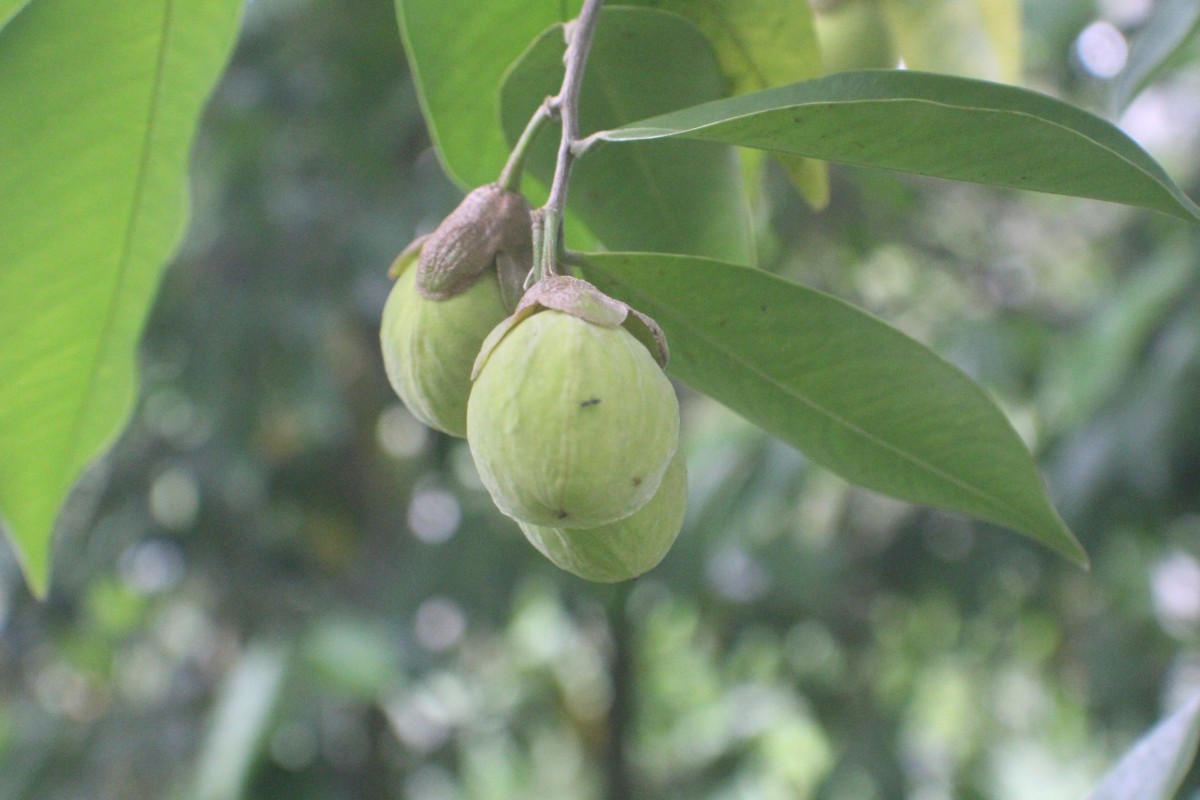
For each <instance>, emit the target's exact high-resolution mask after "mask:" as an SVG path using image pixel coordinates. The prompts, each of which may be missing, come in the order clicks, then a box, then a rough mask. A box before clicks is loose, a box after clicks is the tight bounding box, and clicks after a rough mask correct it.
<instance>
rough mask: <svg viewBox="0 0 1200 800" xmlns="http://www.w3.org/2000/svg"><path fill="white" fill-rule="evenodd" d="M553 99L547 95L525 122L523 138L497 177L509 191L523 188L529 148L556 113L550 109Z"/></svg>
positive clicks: (497, 181)
mask: <svg viewBox="0 0 1200 800" xmlns="http://www.w3.org/2000/svg"><path fill="white" fill-rule="evenodd" d="M551 99H552V98H549V97H547V98H546V100H545V101H544V102H543V103H542V104H541V105H540V106H538V109H537V111H535V112H533V116H532V117H530V118H529V122H527V123H526V124H525V130H523V131H521V138H520V139H517V143H516V144H515V145H514V146H513V149H512V152H511V153H509V155H508V162H507V163H506V164H505V165H504V169H503V170H501V172H500V177H499V178H497V179H496V183H498V184H500V188H501V189H504V190H505V191H507V192H518V191H520V190H521V174H522V173H523V172H524V169H525V157H526V156H527V155H528V154H529V148H530V146H531V145H532V144H533V142H534V140H535V139H537V135H538V134H539V133H541V131H542V128H544V127H545V126H546V123H547V122H549V121H550V120H551V119H552V118H553V117H554V115H555V113H554V111H552V110H551V109H550V101H551Z"/></svg>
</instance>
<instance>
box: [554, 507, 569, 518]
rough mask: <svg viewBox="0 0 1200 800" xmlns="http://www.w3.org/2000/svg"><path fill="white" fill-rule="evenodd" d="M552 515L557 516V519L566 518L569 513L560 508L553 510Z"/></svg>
mask: <svg viewBox="0 0 1200 800" xmlns="http://www.w3.org/2000/svg"><path fill="white" fill-rule="evenodd" d="M554 516H556V517H558V518H559V519H566V518H567V517H569V516H571V515H570V514H569V513H567V510H566V509H564V508H560V509H559V510H558V511H556V512H554Z"/></svg>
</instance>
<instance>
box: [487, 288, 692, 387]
mask: <svg viewBox="0 0 1200 800" xmlns="http://www.w3.org/2000/svg"><path fill="white" fill-rule="evenodd" d="M546 309H551V310H554V311H561V312H562V313H564V314H570V315H571V316H573V317H578V318H579V319H582V320H584V321H585V322H590V323H592V324H593V325H599V326H600V327H602V328H621V327H624V328H625V330H627V331H628V332H629V333H630V334H632V335H633V337H634V338H635V339H637V340H638V341H639V342H641V343H642V345H644V346H645V348H646V349H647V350H649V351H650V355H651V356H653V357H654V360H655V361H656V362H658V365H659V366H660V367H666V365H667V359H668V358H669V357H670V351H669V349H668V347H667V337H666V335H665V334H664V333H663V330H662V328H660V327H659V326H658V323H657V322H655V321H654V320H653V319H652V318H651V317H649V316H648V315H646V314H643V313H642V312H640V311H638V310H637V309H635V308H633V307H631V306H629V305H628V304H626V303H623V302H621V301H620V300H617V299H615V298H612V297H609V296H608V295H606V294H605V293H604V292H602V291H600V290H599V289H597V288H596V287H595V286H593V285H592V284H590V283H588V282H587V281H585V280H581V279H579V278H574V277H572V276H570V275H549V276H546V277H544V278H542V279H541V280H540V281H538V282H537V283H535V284H534V285H533V286H531V287H529V290H528V291H526V292H525V294H524V296H522V297H521V301H520V302H519V303H517V307H516V309H515V310H514V311H513V313H512V315H511V316H509V317H508V318H507V319H505V320H504V321H503V322H501V323H500V324H499V325H497V326H496V328H495V329H494V330H493V331H492V332H491V333H490V334H488V337H487V339H485V340H484V342H483V346H482V347H480V348H479V356H478V357H477V358H476V359H475V368H474V369H473V370H472V372H471V378H472V379H474V378H476V377H478V376H479V372H480V370H482V369H483V366H484V364H486V363H487V360H488V357H489V356H490V355H491V354H492V351H493V350H495V349H496V346H497V345H499V344H500V342H501V341H502V340H503V339H504V337H505V336H507V335H508V333H509V331H511V330H512V329H513V328H515V327H516V326H517V325H519V324H521V322H523V321H524V320H525V319H527V318H529V317H530V316H532V315H534V314H536V313H537V312H539V311H543V310H546Z"/></svg>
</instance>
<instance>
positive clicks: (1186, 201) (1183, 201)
mask: <svg viewBox="0 0 1200 800" xmlns="http://www.w3.org/2000/svg"><path fill="white" fill-rule="evenodd" d="M893 103H911V104H918V105H929V106H935V107H938V108H945V109H950V110H954V111H960V112H964V113H968V114H980V115H984V114H997V115H999V114H1005V115H1012V116H1015V117H1021V118H1023V119H1025V120H1032V121H1033V122H1034V123H1040V124H1042V125H1046V126H1048V127H1051V128H1055V129H1057V130H1059V131H1061V132H1063V133H1065V134H1066V135H1067V136H1068V137H1070V138H1075V139H1079V140H1082V141H1084V142H1087V143H1089V144H1091V145H1092V146H1094V147H1097V148H1099V149H1100V150H1103V151H1104V152H1105V153H1108V154H1109V155H1110V156H1112V157H1113V158H1115V159H1117V160H1118V161H1120V162H1122V163H1124V164H1126V165H1128V166H1129V167H1130V168H1132V169H1133V170H1134V171H1135V172H1137V173H1138V174H1140V175H1141V176H1143V177H1144V178H1148V179H1149V180H1150V182H1151V183H1153V184H1154V185H1155V186H1156V187H1157V188H1158V189H1159V190H1161V191H1165V192H1166V193H1167V195H1168V196H1169V197H1170V198H1172V199H1173V200H1174V201H1175V205H1177V206H1178V207H1179V210H1180V211H1183V212H1186V213H1188V214H1190V215H1191V216H1190V219H1192V220H1193V221H1195V220H1200V206H1197V204H1196V202H1195V201H1194V200H1192V199H1191V198H1190V197H1188V196H1187V195H1186V194H1184V193H1183V192H1182V190H1180V189H1178V188H1177V187H1173V182H1170V180H1171V179H1170V176H1158V175H1156V174H1154V173H1153V172H1151V171H1149V170H1148V169H1147V168H1146V167H1145V166H1143V165H1141V164H1138V163H1137V162H1135V161H1133V160H1131V159H1130V158H1129V157H1128V156H1126V155H1124V154H1122V153H1120V152H1118V151H1117V150H1114V149H1113V148H1112V147H1111V146H1109V145H1108V144H1105V143H1104V142H1101V141H1100V140H1098V139H1096V138H1095V137H1093V136H1092V135H1090V134H1088V133H1086V132H1084V131H1081V130H1079V129H1076V128H1072V127H1068V126H1066V125H1063V124H1061V123H1059V122H1056V121H1054V120H1051V119H1047V118H1046V117H1043V116H1038V115H1036V114H1032V113H1029V112H1027V111H1018V110H1014V109H1008V108H981V107H979V106H968V105H962V104H959V103H945V102H939V101H936V100H930V99H928V98H923V97H887V98H870V99H863V100H822V101H811V102H805V103H793V104H791V105H782V106H776V107H774V108H766V109H759V110H756V111H751V112H748V113H745V114H734V115H732V116H728V117H725V118H723V119H719V120H713V121H708V122H703V123H700V124H696V125H675V126H673V127H665V126H662V124H661V123H660V124H659V126H641V127H638V126H636V125H629V126H622V127H620V128H615V129H613V131H611V132H620V131H626V132H630V133H636V132H638V131H646V132H647V133H650V134H651V135H649V136H640V137H637V138H628V139H627V138H623V137H618V138H617V139H615V140H612V141H645V140H647V139H662V138H669V137H675V136H682V137H684V138H698V137H691V136H689V134H693V133H698V132H702V131H704V130H707V129H710V128H716V127H718V126H721V125H727V124H730V123H732V122H735V121H739V120H745V119H751V118H753V117H757V116H760V115H763V114H775V113H785V112H789V111H791V110H793V109H802V108H806V107H811V106H843V105H845V106H852V105H874V104H881V105H884V104H888V105H890V104H893ZM672 113H678V112H672ZM662 116H669V115H665V114H664V115H660V117H662ZM650 119H651V120H653V119H655V117H651V118H650ZM607 133H610V131H601V132H600V133H599V134H596V135H597V138H601V139H608V137H607V136H606V134H607ZM1131 144H1133V146H1135V147H1136V146H1137V145H1136V143H1133V142H1131ZM796 155H802V156H803V154H800V153H797V154H796ZM1146 157H1147V158H1150V156H1149V155H1147V156H1146ZM871 166H875V165H871ZM875 168H881V169H887V168H885V167H878V166H875ZM891 169H893V170H895V171H898V172H909V171H910V170H905V169H900V168H891ZM935 177H937V176H935ZM948 180H952V179H948ZM1015 188H1020V187H1015ZM1068 196H1079V195H1074V194H1072V195H1068Z"/></svg>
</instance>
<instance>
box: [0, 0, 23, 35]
mask: <svg viewBox="0 0 1200 800" xmlns="http://www.w3.org/2000/svg"><path fill="white" fill-rule="evenodd" d="M27 5H29V0H0V29H2V28H4V26H5V25H7V24H8V23H9V20H11V19H12V18H13V17H15V16H16V15H17V14H18V13H20V11H21V9H23V8H24V7H25V6H27Z"/></svg>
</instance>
